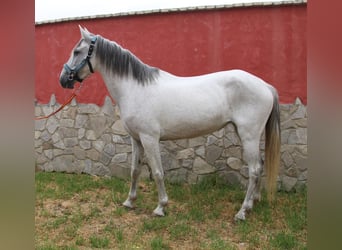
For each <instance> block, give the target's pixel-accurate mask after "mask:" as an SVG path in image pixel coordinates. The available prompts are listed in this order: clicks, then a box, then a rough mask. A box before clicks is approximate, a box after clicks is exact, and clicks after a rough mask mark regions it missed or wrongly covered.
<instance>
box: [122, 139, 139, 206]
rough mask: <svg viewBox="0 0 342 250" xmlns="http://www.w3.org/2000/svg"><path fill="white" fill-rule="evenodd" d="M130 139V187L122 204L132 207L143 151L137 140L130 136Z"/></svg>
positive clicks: (135, 195) (135, 196)
mask: <svg viewBox="0 0 342 250" xmlns="http://www.w3.org/2000/svg"><path fill="white" fill-rule="evenodd" d="M131 141H132V166H131V187H130V190H129V194H128V198H127V200H126V201H125V202H124V203H123V205H124V206H125V207H128V208H133V207H134V201H135V200H136V198H137V185H138V179H139V176H140V173H141V161H142V157H143V151H144V149H143V147H142V146H141V143H140V142H139V141H137V140H135V139H134V138H131ZM139 161H140V162H139Z"/></svg>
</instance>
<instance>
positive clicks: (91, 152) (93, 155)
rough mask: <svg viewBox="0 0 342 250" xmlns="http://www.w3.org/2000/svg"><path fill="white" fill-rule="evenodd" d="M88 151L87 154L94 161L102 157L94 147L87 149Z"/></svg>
mask: <svg viewBox="0 0 342 250" xmlns="http://www.w3.org/2000/svg"><path fill="white" fill-rule="evenodd" d="M86 152H87V153H86V156H87V157H88V158H89V159H91V160H93V161H97V160H98V159H99V157H100V153H99V152H98V151H97V150H96V149H93V148H92V149H89V150H87V151H86Z"/></svg>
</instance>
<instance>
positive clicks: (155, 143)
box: [140, 135, 168, 216]
mask: <svg viewBox="0 0 342 250" xmlns="http://www.w3.org/2000/svg"><path fill="white" fill-rule="evenodd" d="M140 140H141V143H142V145H143V147H144V150H145V154H146V157H147V160H148V164H149V165H150V167H151V169H152V174H153V177H154V180H155V182H156V184H157V189H158V196H159V203H158V206H157V208H156V209H154V211H153V214H154V215H157V216H164V215H165V213H164V208H165V206H166V205H167V202H168V197H167V194H166V190H165V184H164V170H163V167H162V163H161V157H160V149H159V138H156V137H154V136H150V135H141V136H140Z"/></svg>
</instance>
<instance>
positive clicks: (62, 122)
mask: <svg viewBox="0 0 342 250" xmlns="http://www.w3.org/2000/svg"><path fill="white" fill-rule="evenodd" d="M74 123H75V120H73V119H61V120H60V126H61V127H66V128H72V127H74Z"/></svg>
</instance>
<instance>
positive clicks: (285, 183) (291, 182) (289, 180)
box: [282, 175, 297, 192]
mask: <svg viewBox="0 0 342 250" xmlns="http://www.w3.org/2000/svg"><path fill="white" fill-rule="evenodd" d="M296 183H297V178H295V177H289V176H286V175H285V176H283V177H282V188H283V189H284V190H285V191H287V192H289V191H291V190H292V189H293V188H294V186H295V185H296Z"/></svg>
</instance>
